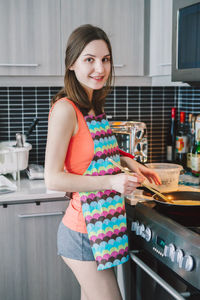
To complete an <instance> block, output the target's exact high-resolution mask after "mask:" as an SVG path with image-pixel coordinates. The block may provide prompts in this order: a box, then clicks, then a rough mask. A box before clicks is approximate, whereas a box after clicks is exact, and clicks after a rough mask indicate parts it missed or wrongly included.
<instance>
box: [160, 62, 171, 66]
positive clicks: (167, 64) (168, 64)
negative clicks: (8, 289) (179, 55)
mask: <svg viewBox="0 0 200 300" xmlns="http://www.w3.org/2000/svg"><path fill="white" fill-rule="evenodd" d="M171 65H172V64H171V63H165V64H160V66H161V67H167V66H171Z"/></svg>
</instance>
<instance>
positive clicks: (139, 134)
mask: <svg viewBox="0 0 200 300" xmlns="http://www.w3.org/2000/svg"><path fill="white" fill-rule="evenodd" d="M109 123H110V127H111V129H112V131H113V132H114V134H115V136H116V138H117V142H118V145H119V148H120V149H122V150H124V151H125V152H128V153H130V154H132V155H133V156H135V159H136V160H137V161H138V162H141V163H146V162H147V151H148V142H147V128H146V124H145V123H143V122H133V121H113V122H109Z"/></svg>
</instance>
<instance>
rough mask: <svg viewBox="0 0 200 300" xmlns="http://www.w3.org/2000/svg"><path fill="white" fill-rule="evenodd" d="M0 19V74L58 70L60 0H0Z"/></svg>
mask: <svg viewBox="0 0 200 300" xmlns="http://www.w3.org/2000/svg"><path fill="white" fill-rule="evenodd" d="M0 20H1V26H0V45H1V47H0V75H3V76H8V75H20V76H21V75H22V76H24V75H30V76H31V75H60V74H61V60H60V47H61V41H60V3H59V1H55V0H42V1H40V0H34V1H33V0H31V1H30V0H18V1H15V0H6V1H5V0H0ZM33 85H34V83H33Z"/></svg>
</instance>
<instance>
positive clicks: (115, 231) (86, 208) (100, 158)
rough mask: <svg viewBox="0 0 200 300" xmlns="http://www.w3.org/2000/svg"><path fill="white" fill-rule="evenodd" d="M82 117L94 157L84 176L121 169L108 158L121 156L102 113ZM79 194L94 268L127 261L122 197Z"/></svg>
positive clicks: (108, 193) (107, 192) (110, 192)
mask: <svg viewBox="0 0 200 300" xmlns="http://www.w3.org/2000/svg"><path fill="white" fill-rule="evenodd" d="M84 118H85V121H86V123H87V126H88V128H89V131H90V133H91V135H92V138H93V141H94V157H93V160H92V161H91V163H90V165H89V167H88V169H87V170H86V171H85V173H84V174H83V175H88V176H99V175H100V176H102V175H111V174H118V173H120V172H121V171H120V169H119V168H117V167H115V166H114V165H113V164H112V163H111V162H109V161H108V157H110V158H112V159H113V160H115V161H116V162H120V156H119V150H118V145H117V140H116V138H115V136H114V135H113V133H112V130H111V129H110V126H109V123H108V121H107V120H106V116H105V114H102V115H99V116H91V115H88V116H85V117H84ZM79 195H80V200H81V204H82V211H83V216H84V218H85V222H86V227H87V232H88V236H89V240H90V244H91V247H92V251H93V254H94V257H95V260H96V262H97V270H103V269H107V268H111V267H114V266H117V265H119V264H122V263H124V262H126V261H127V260H128V259H129V254H128V236H127V227H126V215H125V203H124V198H123V197H121V194H120V193H118V192H116V191H114V190H103V191H93V192H81V193H79Z"/></svg>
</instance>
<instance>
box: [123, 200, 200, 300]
mask: <svg viewBox="0 0 200 300" xmlns="http://www.w3.org/2000/svg"><path fill="white" fill-rule="evenodd" d="M159 208H160V206H159V205H158V204H157V203H156V202H154V201H145V200H144V201H142V202H140V203H137V205H136V206H135V207H133V206H130V205H128V204H127V220H128V230H129V237H130V242H129V244H130V250H132V251H131V252H130V253H131V258H132V260H133V261H134V263H135V264H136V266H137V267H139V268H141V269H142V271H143V272H144V273H145V274H146V273H147V274H148V276H149V278H151V280H152V282H151V289H154V291H150V289H149V290H148V296H147V298H138V299H142V300H143V299H145V300H146V299H162V300H164V299H179V300H181V299H182V300H183V299H185V297H186V296H187V297H188V299H200V214H199V215H198V216H196V218H195V220H194V223H193V224H192V223H191V224H190V226H187V225H185V224H186V223H187V215H185V221H186V222H185V223H184V219H182V222H181V223H179V221H177V219H176V217H175V216H174V218H173V219H172V218H171V217H168V216H166V215H165V212H164V211H163V212H161V211H160V210H159ZM140 253H143V255H141V256H140ZM144 259H146V261H144ZM148 261H149V262H150V265H149V263H148ZM152 264H154V266H156V267H155V268H153V267H151V265H152ZM159 270H162V271H160V274H161V275H162V276H161V275H160V274H159ZM156 273H158V274H156ZM163 274H164V277H163ZM172 276H173V277H174V278H173V283H172V284H169V282H168V280H169V277H171V278H172ZM157 285H159V286H161V287H162V289H164V292H165V291H167V292H166V293H167V296H166V298H164V297H161V296H160V295H159V293H161V290H160V292H158V289H156V288H155V287H156V286H157ZM143 286H145V282H143ZM176 286H181V289H182V290H179V291H177V288H176ZM146 288H147V285H146ZM151 293H152V295H153V296H150V294H151ZM154 293H158V294H157V295H155V294H154ZM170 295H171V296H172V297H173V298H171V296H170ZM191 295H193V296H191ZM151 297H152V298H151ZM190 297H191V298H190ZM134 299H135V298H134ZM136 300H137V297H136Z"/></svg>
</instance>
